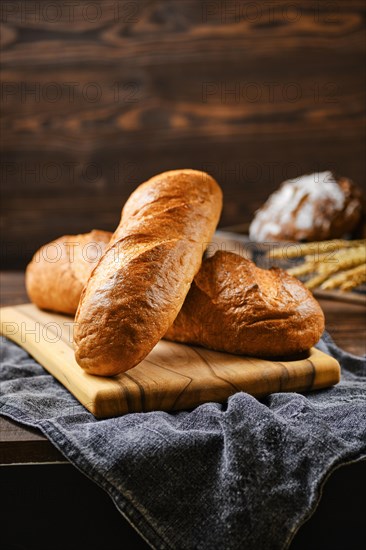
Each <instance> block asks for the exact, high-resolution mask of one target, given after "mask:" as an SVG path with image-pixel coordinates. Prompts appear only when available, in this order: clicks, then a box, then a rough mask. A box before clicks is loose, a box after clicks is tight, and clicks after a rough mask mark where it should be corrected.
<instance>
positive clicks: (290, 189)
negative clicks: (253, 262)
mask: <svg viewBox="0 0 366 550" xmlns="http://www.w3.org/2000/svg"><path fill="white" fill-rule="evenodd" d="M362 209H363V199H362V193H361V190H360V189H359V188H358V187H357V186H356V185H355V184H354V183H353V182H352V181H351V180H350V179H348V178H344V177H338V176H336V175H335V174H333V173H332V172H329V171H328V172H321V173H316V174H308V175H305V176H302V177H301V178H299V179H296V180H289V181H285V182H284V183H282V185H281V186H280V187H279V189H278V190H277V191H275V192H274V193H272V195H270V197H269V198H268V200H267V201H266V202H265V204H264V205H263V206H262V207H261V208H260V209H259V210H257V212H256V213H255V216H254V218H253V221H252V223H251V224H250V228H249V236H250V238H251V239H252V240H254V241H258V242H259V241H260V242H265V241H322V240H327V239H336V238H339V237H342V236H344V235H347V234H349V233H351V232H352V231H353V230H354V229H355V227H356V226H357V225H358V223H359V221H360V219H361V215H362Z"/></svg>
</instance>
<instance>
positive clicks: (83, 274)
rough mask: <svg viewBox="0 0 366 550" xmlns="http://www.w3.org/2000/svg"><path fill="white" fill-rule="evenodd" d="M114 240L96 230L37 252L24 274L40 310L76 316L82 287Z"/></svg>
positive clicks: (47, 245)
mask: <svg viewBox="0 0 366 550" xmlns="http://www.w3.org/2000/svg"><path fill="white" fill-rule="evenodd" d="M111 236H112V233H109V232H108V231H100V230H98V229H94V230H93V231H91V232H90V233H83V234H81V235H64V236H63V237H60V238H58V239H56V240H54V241H52V242H50V243H48V244H45V245H44V246H42V247H41V248H40V249H39V250H37V252H36V253H35V254H34V256H33V258H32V260H31V262H30V263H29V264H28V266H27V269H26V274H25V285H26V289H27V293H28V296H29V299H30V300H31V302H33V303H34V304H36V305H37V306H38V307H39V308H41V309H48V310H51V311H57V312H60V313H67V314H71V315H74V314H75V312H76V310H77V307H78V303H79V299H80V295H81V292H82V290H83V287H84V285H85V284H86V282H87V280H88V278H89V275H90V273H91V271H92V270H93V268H94V267H95V265H96V264H97V262H98V261H99V258H100V257H101V256H102V254H103V253H104V251H105V249H106V248H107V245H108V243H109V241H110V238H111Z"/></svg>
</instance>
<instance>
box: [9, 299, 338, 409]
mask: <svg viewBox="0 0 366 550" xmlns="http://www.w3.org/2000/svg"><path fill="white" fill-rule="evenodd" d="M72 329H73V319H72V318H71V317H67V316H63V315H56V314H53V313H52V314H51V313H47V312H44V311H41V310H39V309H38V308H37V307H36V306H34V305H33V304H25V305H19V306H14V307H6V308H2V309H1V333H2V334H3V335H5V336H7V337H8V338H10V339H11V340H13V341H14V342H16V343H17V344H19V345H20V346H22V347H23V348H24V349H25V350H27V351H28V352H29V353H30V355H32V356H33V357H34V358H35V359H36V360H37V361H38V362H39V363H40V364H41V365H42V366H43V367H44V368H45V369H46V370H48V371H49V372H50V373H51V374H52V375H53V376H54V377H55V378H56V379H57V380H58V381H59V382H61V384H63V385H64V386H65V387H66V388H67V389H68V390H69V391H70V392H71V393H72V394H73V395H74V396H75V397H76V398H77V399H78V400H79V401H80V403H82V404H83V405H84V406H85V407H86V408H87V409H88V410H89V411H90V412H91V413H92V414H94V415H95V416H96V417H98V418H107V417H112V416H116V415H122V414H126V413H130V412H139V411H152V410H165V411H169V410H180V409H189V408H192V407H194V406H197V405H199V404H201V403H205V402H208V401H218V402H223V401H225V400H226V399H227V398H228V397H229V396H230V395H232V394H234V393H236V392H238V391H245V392H247V393H250V394H252V395H253V396H256V397H262V396H265V395H268V394H270V393H272V392H278V391H309V390H315V389H319V388H324V387H327V386H330V385H333V384H336V383H337V382H338V381H339V377H340V367H339V364H338V362H337V361H336V360H335V359H333V358H332V357H329V356H328V355H326V354H324V353H322V352H320V351H318V350H316V349H315V348H312V349H311V350H310V352H309V355H308V357H306V358H302V359H296V360H273V361H270V360H263V359H259V358H253V357H242V356H234V355H229V354H225V353H218V352H213V351H210V350H206V349H203V348H198V347H191V346H185V345H182V344H175V343H172V342H167V341H164V340H162V341H160V342H159V343H158V344H157V346H156V347H155V348H154V349H153V350H152V351H151V353H150V354H149V355H148V356H147V357H146V359H144V361H142V362H141V363H140V364H139V365H137V366H136V367H134V368H133V369H130V370H129V371H127V372H125V373H123V374H120V375H118V376H115V377H113V378H106V377H95V376H92V375H89V374H86V373H85V372H84V371H83V370H82V369H81V368H80V367H79V366H78V365H77V363H76V361H75V359H74V351H73V338H72V336H73V334H72V333H73V330H72Z"/></svg>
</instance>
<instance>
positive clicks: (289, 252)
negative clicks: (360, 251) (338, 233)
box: [267, 239, 366, 260]
mask: <svg viewBox="0 0 366 550" xmlns="http://www.w3.org/2000/svg"><path fill="white" fill-rule="evenodd" d="M361 246H366V239H357V240H353V241H347V240H345V239H333V240H331V241H319V242H317V241H315V242H310V243H286V244H285V245H282V246H279V247H276V248H273V249H271V250H269V251H268V252H267V256H268V257H270V258H271V259H278V260H281V259H285V260H286V259H287V260H289V259H291V258H302V257H304V256H307V255H311V256H315V255H316V254H324V253H325V254H329V253H331V252H334V251H337V250H340V249H344V248H354V247H361Z"/></svg>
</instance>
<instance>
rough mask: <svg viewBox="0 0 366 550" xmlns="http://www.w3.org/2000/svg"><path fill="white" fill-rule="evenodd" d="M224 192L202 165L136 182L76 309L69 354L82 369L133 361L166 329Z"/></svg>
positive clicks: (97, 370)
mask: <svg viewBox="0 0 366 550" xmlns="http://www.w3.org/2000/svg"><path fill="white" fill-rule="evenodd" d="M221 209H222V192H221V189H220V187H219V186H218V184H217V183H216V181H215V180H214V179H213V178H212V177H211V176H209V175H208V174H206V173H204V172H199V171H196V170H175V171H171V172H165V173H163V174H160V175H157V176H155V177H153V178H152V179H150V180H149V181H147V182H146V183H144V184H142V185H140V186H139V187H138V188H137V189H136V190H135V191H134V193H132V195H131V197H130V198H129V199H128V201H127V203H126V204H125V206H124V208H123V211H122V217H121V222H120V224H119V226H118V228H117V230H116V231H115V233H114V234H113V237H112V240H111V243H110V246H109V247H108V249H107V251H106V252H105V254H104V256H103V257H102V258H101V259H100V261H99V263H98V265H97V266H96V268H95V269H94V270H93V272H92V274H91V276H90V278H89V281H88V283H87V285H86V287H85V288H84V290H83V293H82V296H81V298H80V303H79V307H78V311H77V313H76V319H75V321H76V326H75V357H76V360H77V362H78V364H79V365H80V366H81V367H82V368H83V369H84V370H85V371H87V372H88V373H91V374H95V375H106V376H112V375H115V374H118V373H120V372H123V371H126V370H128V369H130V368H132V367H134V366H135V365H137V364H138V363H139V362H140V361H142V359H144V357H145V356H146V355H147V354H148V353H149V352H150V351H151V349H152V348H153V347H154V346H155V344H156V343H157V342H158V341H159V340H160V339H161V338H162V337H163V336H164V334H165V333H166V331H167V330H168V328H169V326H170V325H171V324H172V323H173V321H174V319H175V318H176V316H177V315H178V312H179V310H180V309H181V307H182V304H183V302H184V300H185V297H186V295H187V293H188V291H189V289H190V286H191V283H192V281H193V278H194V276H195V275H196V273H197V272H198V270H199V268H200V266H201V263H202V256H203V253H204V250H205V248H206V246H207V244H208V243H209V242H210V240H211V238H212V236H213V234H214V232H215V229H216V226H217V224H218V221H219V218H220V214H221Z"/></svg>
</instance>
